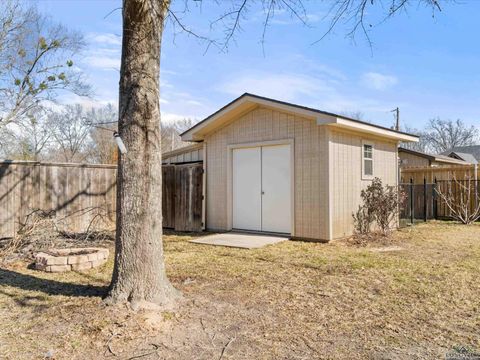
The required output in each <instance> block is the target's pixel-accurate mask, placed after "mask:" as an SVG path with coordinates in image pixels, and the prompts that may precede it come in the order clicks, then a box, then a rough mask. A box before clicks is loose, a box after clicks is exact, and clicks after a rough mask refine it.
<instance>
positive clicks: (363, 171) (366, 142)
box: [361, 140, 375, 180]
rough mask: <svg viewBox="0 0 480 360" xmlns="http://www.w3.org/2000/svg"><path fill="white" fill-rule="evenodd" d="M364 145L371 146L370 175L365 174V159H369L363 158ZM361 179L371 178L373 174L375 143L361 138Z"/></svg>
mask: <svg viewBox="0 0 480 360" xmlns="http://www.w3.org/2000/svg"><path fill="white" fill-rule="evenodd" d="M365 145H369V146H371V147H372V159H371V161H372V175H367V174H365V160H370V159H367V158H365ZM361 151H362V180H372V179H373V177H374V174H375V144H374V143H373V142H371V141H367V140H362V149H361Z"/></svg>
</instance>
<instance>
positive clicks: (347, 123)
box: [181, 93, 418, 142]
mask: <svg viewBox="0 0 480 360" xmlns="http://www.w3.org/2000/svg"><path fill="white" fill-rule="evenodd" d="M258 106H266V107H271V108H276V109H280V110H282V111H285V112H289V113H294V114H299V115H301V116H303V117H306V118H311V119H314V120H316V121H317V124H318V125H331V126H335V127H340V128H347V129H351V130H355V131H360V132H363V133H369V134H373V135H377V136H382V137H386V138H390V139H394V140H397V141H412V142H417V141H418V136H416V135H412V134H408V133H405V132H401V131H396V130H393V129H389V128H386V127H383V126H380V125H375V124H371V123H368V122H364V121H361V120H356V119H352V118H349V117H346V116H343V115H338V114H334V113H330V112H327V111H322V110H318V109H314V108H310V107H306V106H302V105H297V104H292V103H288V102H284V101H279V100H275V99H271V98H267V97H263V96H259V95H254V94H249V93H245V94H243V95H241V96H239V97H238V98H236V99H235V100H233V101H231V102H230V103H228V104H227V105H225V106H224V107H222V108H221V109H219V110H218V111H216V112H214V113H213V114H212V115H210V116H208V117H207V118H205V119H204V120H202V121H200V122H199V123H198V124H196V125H195V126H193V127H191V128H190V129H188V130H187V131H185V132H184V133H182V134H181V137H182V140H184V141H202V140H203V139H204V137H205V135H206V134H208V133H210V132H211V131H214V130H215V129H217V128H218V127H220V126H222V125H224V124H226V123H228V122H229V121H231V120H233V119H234V118H235V117H237V116H240V115H243V114H245V113H247V112H248V111H251V110H253V109H254V108H256V107H258Z"/></svg>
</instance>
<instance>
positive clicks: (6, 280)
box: [0, 269, 108, 297]
mask: <svg viewBox="0 0 480 360" xmlns="http://www.w3.org/2000/svg"><path fill="white" fill-rule="evenodd" d="M1 285H5V286H12V287H16V288H18V289H22V290H27V291H40V292H43V293H45V294H47V295H63V296H78V297H103V296H104V295H105V294H106V292H107V289H108V287H107V286H98V285H85V284H74V283H68V282H61V281H56V280H49V279H42V278H38V277H35V276H32V275H28V274H22V273H18V272H15V271H11V270H7V269H0V286H1Z"/></svg>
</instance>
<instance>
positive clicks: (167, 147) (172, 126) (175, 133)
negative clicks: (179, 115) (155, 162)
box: [162, 119, 194, 153]
mask: <svg viewBox="0 0 480 360" xmlns="http://www.w3.org/2000/svg"><path fill="white" fill-rule="evenodd" d="M193 125H194V122H193V121H192V120H191V119H182V120H177V121H174V122H171V123H167V124H162V153H163V152H166V151H172V150H175V149H178V148H181V147H184V146H187V145H189V143H188V142H185V141H182V138H181V137H180V134H181V133H183V132H184V131H185V130H187V129H189V128H191V127H192V126H193Z"/></svg>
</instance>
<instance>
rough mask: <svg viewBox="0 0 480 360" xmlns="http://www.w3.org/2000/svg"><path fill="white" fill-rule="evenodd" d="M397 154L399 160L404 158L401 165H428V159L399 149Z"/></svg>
mask: <svg viewBox="0 0 480 360" xmlns="http://www.w3.org/2000/svg"><path fill="white" fill-rule="evenodd" d="M398 156H399V157H400V159H401V160H406V162H403V163H402V167H417V166H418V167H420V166H429V165H430V160H428V159H426V158H424V157H421V156H417V155H414V154H408V153H405V152H403V151H399V153H398Z"/></svg>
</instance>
